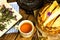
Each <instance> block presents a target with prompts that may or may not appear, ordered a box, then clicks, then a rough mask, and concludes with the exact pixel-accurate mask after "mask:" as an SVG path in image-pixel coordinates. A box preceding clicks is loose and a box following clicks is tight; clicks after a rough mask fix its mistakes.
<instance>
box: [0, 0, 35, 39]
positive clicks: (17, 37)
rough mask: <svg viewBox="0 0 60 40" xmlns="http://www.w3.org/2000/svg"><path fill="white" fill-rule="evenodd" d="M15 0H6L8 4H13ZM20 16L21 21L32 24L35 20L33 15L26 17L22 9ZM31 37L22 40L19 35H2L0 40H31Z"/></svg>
mask: <svg viewBox="0 0 60 40" xmlns="http://www.w3.org/2000/svg"><path fill="white" fill-rule="evenodd" d="M14 1H16V0H8V2H14ZM19 11H20V14H21V15H22V16H23V20H25V19H27V20H31V21H33V22H34V20H35V18H34V16H33V15H28V14H26V12H25V11H24V10H22V9H20V10H19ZM31 39H32V37H30V38H23V37H21V35H20V33H19V32H17V33H11V34H4V35H3V36H2V37H0V40H31Z"/></svg>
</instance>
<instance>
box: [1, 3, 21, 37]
mask: <svg viewBox="0 0 60 40" xmlns="http://www.w3.org/2000/svg"><path fill="white" fill-rule="evenodd" d="M1 5H4V6H5V7H6V8H12V6H10V4H9V3H7V2H4V3H3V2H0V6H1ZM11 11H13V16H16V19H17V20H14V19H10V20H9V21H8V22H4V23H5V25H6V26H5V29H3V30H2V31H1V30H0V37H1V36H2V35H3V34H4V33H5V32H7V31H8V30H9V29H10V28H11V27H12V26H13V25H14V24H16V23H17V22H18V21H19V20H20V19H21V18H22V16H21V15H20V14H19V13H18V12H16V11H15V10H14V8H12V10H11Z"/></svg>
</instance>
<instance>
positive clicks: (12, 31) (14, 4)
mask: <svg viewBox="0 0 60 40" xmlns="http://www.w3.org/2000/svg"><path fill="white" fill-rule="evenodd" d="M9 4H10V5H11V6H12V7H13V8H14V9H15V10H16V11H17V12H19V6H18V4H17V2H11V3H9ZM16 25H18V24H16ZM16 25H15V26H16ZM15 26H13V27H12V28H11V29H10V30H9V31H7V32H6V34H8V33H17V32H18V30H17V29H16V28H15Z"/></svg>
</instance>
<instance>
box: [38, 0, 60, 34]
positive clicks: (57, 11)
mask: <svg viewBox="0 0 60 40" xmlns="http://www.w3.org/2000/svg"><path fill="white" fill-rule="evenodd" d="M39 15H40V16H39ZM39 15H38V16H37V20H38V27H39V28H40V29H41V30H42V31H44V32H46V33H48V34H52V35H53V34H57V33H60V6H59V4H58V3H57V1H54V2H53V3H52V4H51V5H47V6H46V7H45V8H44V9H43V11H42V12H39Z"/></svg>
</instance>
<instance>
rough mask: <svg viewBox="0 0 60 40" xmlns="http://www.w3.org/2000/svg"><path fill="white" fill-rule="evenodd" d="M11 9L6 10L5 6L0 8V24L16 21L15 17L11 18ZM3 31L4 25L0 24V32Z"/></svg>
mask: <svg viewBox="0 0 60 40" xmlns="http://www.w3.org/2000/svg"><path fill="white" fill-rule="evenodd" d="M10 9H11V10H12V8H6V7H5V5H3V6H2V8H1V9H0V14H1V16H0V22H2V23H4V22H8V21H10V19H16V15H15V16H13V13H14V12H13V11H11V10H10ZM4 29H5V25H3V24H0V30H4Z"/></svg>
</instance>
